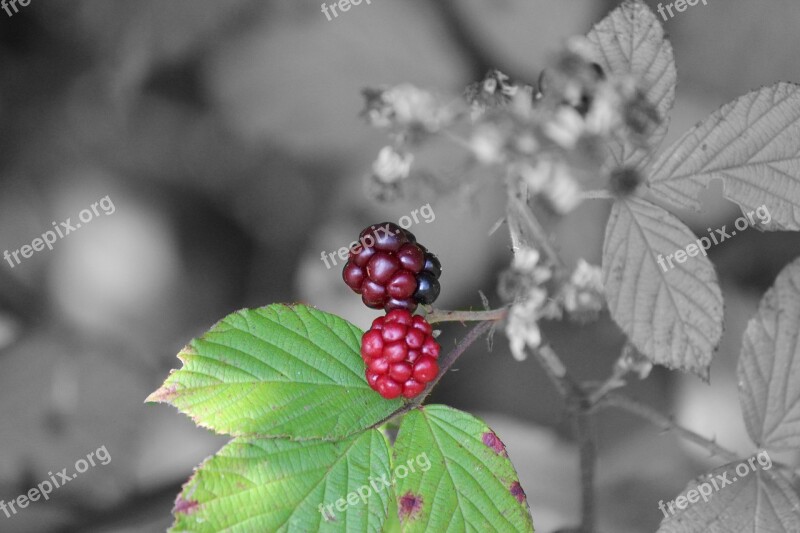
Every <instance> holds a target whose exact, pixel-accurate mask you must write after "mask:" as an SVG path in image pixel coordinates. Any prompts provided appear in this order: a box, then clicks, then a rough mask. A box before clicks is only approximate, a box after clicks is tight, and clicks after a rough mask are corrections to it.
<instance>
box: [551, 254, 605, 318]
mask: <svg viewBox="0 0 800 533" xmlns="http://www.w3.org/2000/svg"><path fill="white" fill-rule="evenodd" d="M562 296H563V303H564V309H565V310H566V311H567V313H569V314H570V316H572V317H573V318H575V319H577V320H580V321H589V320H593V319H595V318H597V315H598V314H599V313H600V311H601V310H602V309H603V306H604V305H605V296H604V294H603V273H602V271H601V270H600V267H598V266H593V265H590V264H589V263H587V262H586V261H585V260H583V259H581V260H580V261H578V266H577V267H576V268H575V270H574V271H573V273H572V277H571V278H570V280H569V282H568V283H566V284H565V285H564V287H563V289H562Z"/></svg>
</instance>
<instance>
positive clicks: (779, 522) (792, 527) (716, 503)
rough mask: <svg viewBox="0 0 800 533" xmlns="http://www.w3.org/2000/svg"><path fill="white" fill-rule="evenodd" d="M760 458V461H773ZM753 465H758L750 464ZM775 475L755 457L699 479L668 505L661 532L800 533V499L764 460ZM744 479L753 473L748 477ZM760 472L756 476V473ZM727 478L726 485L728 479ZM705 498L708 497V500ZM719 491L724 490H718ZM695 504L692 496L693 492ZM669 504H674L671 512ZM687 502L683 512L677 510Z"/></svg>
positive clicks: (664, 511) (723, 467) (730, 464)
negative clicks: (689, 494) (755, 459)
mask: <svg viewBox="0 0 800 533" xmlns="http://www.w3.org/2000/svg"><path fill="white" fill-rule="evenodd" d="M762 454H764V452H761V453H760V454H759V457H758V458H759V459H761V457H764V458H765V459H767V458H768V457H769V456H768V455H767V456H763V455H762ZM750 461H752V465H751V463H750ZM764 463H767V464H768V465H769V468H770V469H769V470H764V469H763V468H764V466H763V465H762V464H761V463H760V462H757V461H754V460H753V458H751V459H750V460H749V461H746V462H745V461H742V462H741V463H729V464H727V465H724V466H722V467H720V468H717V469H716V470H712V471H711V472H710V473H709V474H707V475H706V476H703V477H701V478H700V479H699V480H694V481H692V482H690V483H689V485H688V486H687V487H686V489H684V491H683V492H682V493H681V494H680V496H681V497H683V498H684V499H683V500H680V501H678V499H677V498H676V499H675V500H674V501H675V503H672V502H664V504H663V506H664V509H665V510H663V511H661V512H662V513H666V515H667V516H665V517H664V519H663V521H662V522H661V527H659V529H658V532H657V533H731V532H734V531H742V532H744V531H753V532H761V531H763V532H767V531H769V532H771V533H797V531H798V529H797V527H798V524H800V500H799V499H798V498H797V494H796V493H795V491H794V490H793V489H792V486H791V484H790V483H789V481H788V480H787V479H786V478H785V477H784V476H783V474H781V472H779V471H777V469H774V468H772V461H771V460H769V461H766V460H764ZM737 465H738V468H739V471H740V472H741V474H744V469H745V468H747V470H748V473H747V474H744V477H743V476H741V475H739V474H737V472H736V468H737ZM753 470H755V471H753ZM722 478H724V480H723V479H722ZM701 485H702V486H703V488H702V489H700V490H702V493H704V494H707V496H706V498H707V499H708V501H707V502H706V501H704V498H703V497H702V495H701V493H700V490H698V487H700V486H701ZM717 488H718V490H717ZM692 490H694V491H696V492H695V493H693V494H692V500H694V502H693V503H689V502H690V501H689V500H687V499H686V498H687V495H688V493H689V492H690V491H692ZM669 503H672V509H674V511H675V513H674V514H672V513H671V512H670V508H669ZM677 503H681V506H683V507H684V509H683V510H681V509H679V508H678V507H676V504H677Z"/></svg>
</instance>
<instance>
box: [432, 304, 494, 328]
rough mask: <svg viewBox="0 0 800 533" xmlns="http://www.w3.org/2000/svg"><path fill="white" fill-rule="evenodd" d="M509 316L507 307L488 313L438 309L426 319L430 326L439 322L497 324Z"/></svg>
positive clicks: (490, 310)
mask: <svg viewBox="0 0 800 533" xmlns="http://www.w3.org/2000/svg"><path fill="white" fill-rule="evenodd" d="M507 314H508V308H507V307H501V308H500V309H489V310H487V311H444V310H441V309H436V310H434V311H433V312H431V313H429V314H428V315H427V316H426V317H425V318H426V319H427V320H428V323H429V324H435V323H437V322H483V321H488V322H496V321H498V320H503V319H504V318H505V317H506V315H507Z"/></svg>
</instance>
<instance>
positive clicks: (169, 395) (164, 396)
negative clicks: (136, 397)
mask: <svg viewBox="0 0 800 533" xmlns="http://www.w3.org/2000/svg"><path fill="white" fill-rule="evenodd" d="M177 395H178V387H177V386H176V385H167V384H166V383H165V384H164V385H163V386H161V387H160V388H159V389H158V390H156V391H155V392H153V393H152V394H150V396H148V397H147V398H145V400H144V402H145V403H168V402H171V401H172V400H173V399H174V398H175V397H176V396H177Z"/></svg>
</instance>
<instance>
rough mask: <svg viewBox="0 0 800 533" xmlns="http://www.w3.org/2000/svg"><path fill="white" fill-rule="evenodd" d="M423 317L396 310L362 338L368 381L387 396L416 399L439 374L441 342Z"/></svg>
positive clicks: (379, 319)
mask: <svg viewBox="0 0 800 533" xmlns="http://www.w3.org/2000/svg"><path fill="white" fill-rule="evenodd" d="M431 333H432V328H431V325H430V324H428V321H427V320H425V317H422V316H413V317H412V316H411V313H410V312H409V311H407V310H405V309H395V310H393V311H390V312H389V313H388V314H387V315H386V316H382V317H378V318H376V319H375V321H374V322H372V327H370V329H369V330H368V331H367V332H366V333H364V336H363V337H361V357H362V358H363V359H364V362H365V363H366V364H367V369H366V371H365V374H366V376H367V383H369V386H370V387H372V388H373V389H374V390H375V391H377V392H378V393H379V394H380V395H381V396H383V397H384V398H386V399H393V398H397V397H398V396H400V395H401V394H402V395H403V397H405V398H414V397H415V396H418V395H419V394H420V393H421V392H422V391H423V390H424V389H425V385H426V384H427V383H429V382H431V381H433V380H434V379H436V376H437V375H438V374H439V364H438V363H437V362H436V360H437V359H438V357H439V349H440V347H439V344H438V343H437V342H436V340H434V338H433V335H431Z"/></svg>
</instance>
